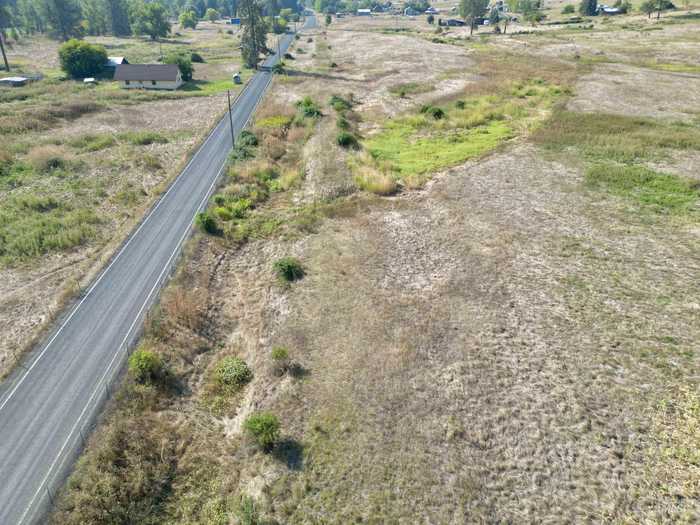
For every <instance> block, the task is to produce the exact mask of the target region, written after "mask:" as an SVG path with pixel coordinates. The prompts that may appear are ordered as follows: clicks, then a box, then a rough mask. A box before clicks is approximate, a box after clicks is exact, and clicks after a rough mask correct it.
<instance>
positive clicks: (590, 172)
mask: <svg viewBox="0 0 700 525" xmlns="http://www.w3.org/2000/svg"><path fill="white" fill-rule="evenodd" d="M586 184H587V186H589V187H590V188H594V189H602V190H605V191H608V192H610V193H612V194H614V195H618V196H620V197H623V198H626V199H629V200H631V201H634V202H637V203H639V204H641V205H643V206H644V207H648V208H650V209H652V210H654V211H655V212H657V213H672V214H684V213H690V212H693V211H698V209H699V208H698V202H699V201H700V184H698V183H696V182H695V183H694V182H692V181H689V180H686V179H683V178H681V177H677V176H675V175H671V174H668V173H659V172H656V171H653V170H650V169H648V168H645V167H643V166H627V165H624V164H613V163H599V164H594V165H593V166H591V167H589V168H588V169H587V170H586Z"/></svg>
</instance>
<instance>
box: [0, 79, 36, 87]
mask: <svg viewBox="0 0 700 525" xmlns="http://www.w3.org/2000/svg"><path fill="white" fill-rule="evenodd" d="M27 82H29V79H28V78H27V77H5V78H0V86H10V87H22V86H24V85H25V84H26V83H27Z"/></svg>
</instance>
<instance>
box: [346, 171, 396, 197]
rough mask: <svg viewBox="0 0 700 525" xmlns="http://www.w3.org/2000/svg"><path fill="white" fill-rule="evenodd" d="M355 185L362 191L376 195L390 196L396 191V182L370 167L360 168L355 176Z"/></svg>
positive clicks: (387, 175) (389, 176)
mask: <svg viewBox="0 0 700 525" xmlns="http://www.w3.org/2000/svg"><path fill="white" fill-rule="evenodd" d="M355 184H357V186H358V187H359V188H360V189H361V190H364V191H368V192H370V193H374V194H376V195H392V194H394V193H396V191H397V190H398V185H397V183H396V180H395V179H394V178H393V177H392V176H391V175H389V174H386V173H382V172H380V171H378V170H376V169H374V168H372V167H371V166H361V167H360V168H358V170H357V173H356V175H355Z"/></svg>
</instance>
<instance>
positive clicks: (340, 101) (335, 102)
mask: <svg viewBox="0 0 700 525" xmlns="http://www.w3.org/2000/svg"><path fill="white" fill-rule="evenodd" d="M328 103H329V104H330V106H331V107H332V108H333V109H334V110H336V111H337V112H338V113H342V112H343V111H347V110H349V109H351V108H352V102H350V101H349V100H347V99H345V98H343V97H339V96H338V95H333V96H332V97H331V99H330V101H329V102H328Z"/></svg>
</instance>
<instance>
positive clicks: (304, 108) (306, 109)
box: [296, 97, 321, 118]
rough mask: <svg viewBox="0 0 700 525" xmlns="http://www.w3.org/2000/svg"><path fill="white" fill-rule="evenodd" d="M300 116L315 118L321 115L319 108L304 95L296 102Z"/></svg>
mask: <svg viewBox="0 0 700 525" xmlns="http://www.w3.org/2000/svg"><path fill="white" fill-rule="evenodd" d="M296 106H297V109H298V110H299V112H300V113H301V115H302V117H305V118H306V117H308V118H315V117H320V116H321V110H320V108H319V107H318V106H317V105H316V103H315V102H314V101H313V99H312V98H311V97H304V98H303V99H302V100H299V101H298V102H297V103H296Z"/></svg>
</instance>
